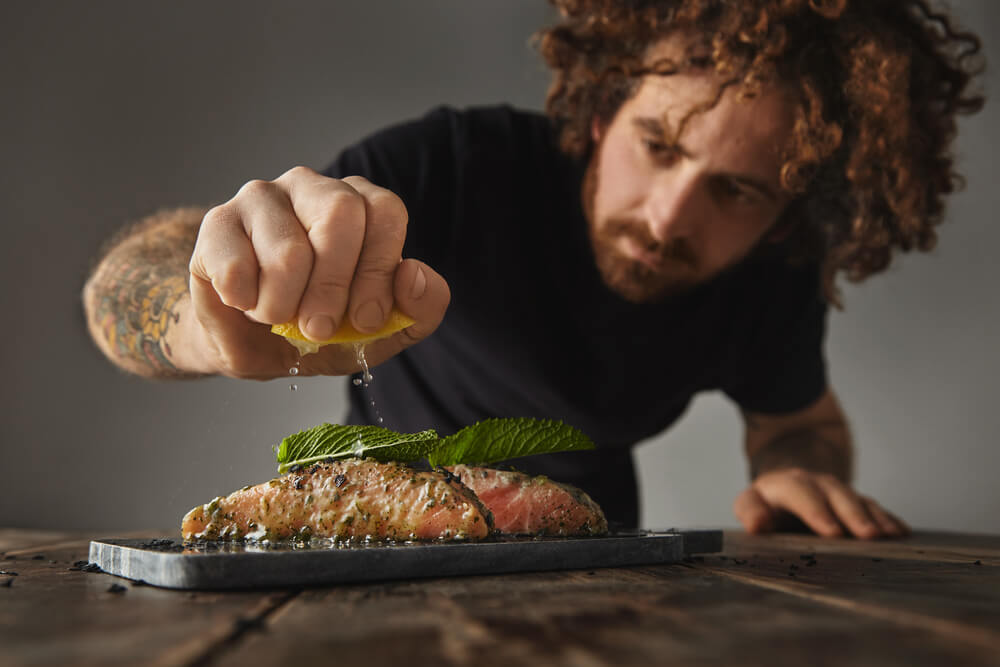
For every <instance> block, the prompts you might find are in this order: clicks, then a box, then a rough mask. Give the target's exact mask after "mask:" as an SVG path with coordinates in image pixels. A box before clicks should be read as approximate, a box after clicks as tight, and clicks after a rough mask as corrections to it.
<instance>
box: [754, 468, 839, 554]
mask: <svg viewBox="0 0 1000 667" xmlns="http://www.w3.org/2000/svg"><path fill="white" fill-rule="evenodd" d="M754 486H756V487H757V490H758V492H759V493H760V495H761V497H762V498H763V499H764V501H765V502H767V504H768V505H769V506H771V507H772V508H775V509H782V510H786V511H788V512H791V513H792V514H794V515H796V516H797V517H799V518H800V519H802V521H804V522H805V524H806V525H807V526H809V528H811V529H812V530H813V531H814V532H815V533H817V534H818V535H822V536H824V537H838V536H840V535H842V534H843V528H842V527H841V525H840V523H839V522H838V521H837V518H836V516H835V515H834V513H833V511H832V510H831V508H830V505H829V504H828V502H827V499H826V496H825V494H824V493H823V492H822V491H821V490H820V489H819V487H818V486H817V485H816V483H815V481H814V479H813V474H812V473H809V472H806V471H802V470H797V469H791V470H778V471H775V472H771V473H766V474H764V475H761V476H760V477H758V478H757V481H756V483H755V484H754Z"/></svg>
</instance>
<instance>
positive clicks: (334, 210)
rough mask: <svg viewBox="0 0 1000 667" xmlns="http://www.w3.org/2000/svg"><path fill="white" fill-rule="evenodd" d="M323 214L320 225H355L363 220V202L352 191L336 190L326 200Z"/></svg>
mask: <svg viewBox="0 0 1000 667" xmlns="http://www.w3.org/2000/svg"><path fill="white" fill-rule="evenodd" d="M325 213H326V214H325V216H324V217H323V219H322V220H321V221H320V222H321V223H324V224H332V225H342V224H357V223H359V222H363V221H364V219H365V200H364V199H363V198H362V197H361V195H359V194H358V193H357V192H355V191H353V190H345V189H344V188H337V189H336V190H333V191H332V192H331V193H330V194H329V196H328V198H327V203H326V212H325Z"/></svg>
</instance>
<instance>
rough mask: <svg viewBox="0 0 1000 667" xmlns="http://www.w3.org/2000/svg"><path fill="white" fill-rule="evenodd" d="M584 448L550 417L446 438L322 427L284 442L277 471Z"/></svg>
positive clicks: (492, 459)
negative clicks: (343, 462) (332, 463)
mask: <svg viewBox="0 0 1000 667" xmlns="http://www.w3.org/2000/svg"><path fill="white" fill-rule="evenodd" d="M584 449H594V443H593V442H592V441H591V440H590V438H588V437H587V436H586V435H584V434H583V433H582V432H581V431H579V430H578V429H575V428H573V427H572V426H569V425H567V424H564V423H562V422H560V421H555V420H552V419H527V418H519V419H487V420H485V421H481V422H479V423H478V424H473V425H472V426H467V427H466V428H463V429H462V430H460V431H458V432H457V433H455V434H454V435H450V436H448V437H447V438H443V439H439V438H438V434H437V433H436V432H435V431H433V430H427V431H420V432H419V433H396V432H395V431H390V430H389V429H385V428H382V427H381V426H340V425H338V424H320V425H319V426H314V427H313V428H311V429H308V430H305V431H301V432H299V433H296V434H295V435H290V436H288V437H287V438H285V439H284V440H282V441H281V445H280V446H279V447H278V463H279V465H278V472H279V473H286V472H288V469H289V468H291V467H292V466H294V465H308V464H310V463H317V462H319V461H323V460H326V459H328V458H333V459H346V458H351V457H355V456H356V457H359V458H363V457H370V458H373V459H375V460H377V461H382V462H387V461H399V462H402V463H409V462H413V461H419V460H420V459H424V458H426V459H427V460H428V461H430V463H431V465H441V466H450V465H456V464H459V463H468V464H489V463H497V462H498V461H506V460H508V459H516V458H520V457H522V456H533V455H536V454H552V453H554V452H566V451H575V450H584Z"/></svg>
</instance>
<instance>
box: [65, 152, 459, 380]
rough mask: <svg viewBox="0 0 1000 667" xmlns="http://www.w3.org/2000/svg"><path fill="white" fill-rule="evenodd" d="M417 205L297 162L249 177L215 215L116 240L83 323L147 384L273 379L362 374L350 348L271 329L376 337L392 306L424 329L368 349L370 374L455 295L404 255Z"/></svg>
mask: <svg viewBox="0 0 1000 667" xmlns="http://www.w3.org/2000/svg"><path fill="white" fill-rule="evenodd" d="M407 220H408V217H407V211H406V207H405V205H404V204H403V201H402V200H401V199H400V198H399V197H398V196H397V195H395V194H394V193H392V192H390V191H389V190H386V189H385V188H380V187H378V186H376V185H374V184H373V183H371V182H370V181H368V180H367V179H365V178H362V177H360V176H348V177H346V178H343V179H334V178H328V177H326V176H323V175H322V174H318V173H316V172H315V171H313V170H312V169H309V168H307V167H295V168H292V169H289V170H288V171H286V172H285V173H284V174H282V175H281V176H279V177H278V178H276V179H275V180H273V181H263V180H259V179H255V180H252V181H248V182H247V183H246V184H245V185H244V186H243V187H242V188H240V190H239V191H238V192H237V193H236V195H235V196H234V197H233V198H232V199H230V200H229V201H227V202H225V203H223V204H219V205H218V206H215V207H213V208H212V209H210V210H208V211H207V212H205V211H203V210H201V209H180V210H177V211H172V212H168V213H162V214H159V215H156V216H153V217H152V218H150V219H148V220H145V221H143V222H142V223H140V224H139V225H137V226H136V227H134V228H133V229H131V230H129V231H128V232H126V233H125V234H122V235H121V236H120V237H119V238H118V239H117V240H116V241H115V242H112V243H111V244H110V249H109V250H108V251H107V253H106V254H105V256H104V257H103V258H102V259H101V261H100V263H99V264H98V266H97V268H96V270H95V271H94V273H93V275H92V276H91V277H90V279H89V280H88V281H87V284H86V286H85V287H84V290H83V301H84V308H85V310H86V315H87V325H88V328H89V330H90V332H91V335H92V336H93V338H94V340H95V341H96V343H97V345H98V346H99V347H100V348H101V350H102V351H103V352H104V353H105V354H106V355H107V356H108V358H110V359H111V360H112V361H113V362H114V363H115V364H117V365H118V366H119V367H121V368H123V369H125V370H127V371H130V372H132V373H136V374H139V375H143V376H146V377H161V378H170V377H193V376H196V375H206V374H218V375H225V376H227V377H233V378H245V379H256V380H270V379H274V378H277V377H283V376H286V375H287V374H288V369H289V368H291V367H292V366H293V365H294V366H296V367H297V368H298V369H299V374H300V375H302V376H311V375H348V374H350V373H353V372H355V371H357V370H358V362H357V357H356V355H355V353H354V350H353V349H351V348H350V347H348V346H343V345H324V346H322V347H320V349H319V350H318V351H317V352H315V353H313V354H308V355H306V356H300V355H299V353H298V352H297V350H296V349H295V348H294V347H293V346H291V345H289V344H288V342H287V341H286V340H285V339H284V338H282V337H281V336H275V335H274V334H272V333H271V325H273V324H282V323H286V322H290V321H295V322H296V323H297V324H298V325H299V328H300V329H302V331H303V332H304V333H305V335H306V336H308V337H309V338H310V339H311V340H314V341H317V342H323V341H325V340H327V339H329V338H330V337H331V336H332V335H333V333H334V332H335V331H337V329H338V328H339V327H340V326H341V325H344V324H350V325H351V326H352V327H353V328H354V329H356V330H358V331H361V332H364V333H372V332H375V331H377V330H378V329H379V328H380V327H381V326H382V324H383V323H384V322H385V320H386V317H387V316H388V314H389V313H390V312H391V310H392V308H394V307H398V308H399V310H400V311H402V312H403V313H405V314H407V315H409V316H410V317H411V318H413V319H414V320H415V323H414V324H412V325H410V326H409V327H407V328H406V329H403V330H402V331H398V332H396V333H395V334H393V335H391V336H387V337H384V338H379V339H378V340H375V341H372V342H371V343H368V344H367V346H366V349H365V356H366V358H367V360H368V364H369V365H370V366H373V367H374V366H376V365H378V364H380V363H381V362H383V361H385V360H386V359H388V358H389V357H392V356H393V355H395V354H398V353H399V352H401V351H403V350H405V349H406V348H408V347H410V346H411V345H415V344H416V343H418V342H420V341H421V340H423V339H424V338H426V337H427V336H429V335H430V334H431V333H433V331H434V330H435V329H436V328H437V326H438V324H440V323H441V320H442V319H443V318H444V313H445V310H447V308H448V302H449V300H450V299H451V292H450V290H449V288H448V283H447V282H446V281H445V279H444V277H443V276H441V274H439V273H437V272H436V271H435V270H434V269H432V268H431V267H430V266H428V265H427V264H425V263H424V262H421V261H419V260H417V259H412V258H407V259H403V257H402V250H403V243H404V240H405V238H406V224H407Z"/></svg>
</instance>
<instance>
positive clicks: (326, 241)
mask: <svg viewBox="0 0 1000 667" xmlns="http://www.w3.org/2000/svg"><path fill="white" fill-rule="evenodd" d="M276 182H277V183H279V184H280V185H281V186H282V187H284V188H286V189H287V190H288V193H289V197H290V199H291V202H292V206H293V208H294V211H295V215H296V216H297V217H298V219H299V221H300V222H301V224H302V226H303V228H304V229H305V230H306V232H307V236H308V241H309V243H310V245H311V247H312V249H313V252H314V260H313V266H312V273H311V275H310V277H309V280H308V284H307V285H306V287H305V290H304V292H303V294H302V300H301V302H300V303H299V310H298V313H299V328H301V329H302V331H303V332H304V333H305V334H306V335H307V336H309V337H311V338H313V339H314V340H322V339H325V338H329V337H330V336H331V335H332V334H333V332H334V331H335V330H336V329H337V328H338V327H339V326H341V325H342V324H343V323H344V322H345V321H350V323H351V324H352V325H353V326H354V328H355V329H357V330H359V331H362V332H372V331H376V330H377V329H378V328H379V327H381V326H382V325H383V324H384V323H385V320H386V317H387V316H388V315H389V311H390V310H391V309H392V306H393V278H394V275H395V273H396V270H397V268H398V267H399V263H400V260H401V257H402V252H403V242H404V241H405V239H406V223H407V213H406V207H405V206H404V205H403V202H402V200H401V199H400V198H399V197H397V196H396V195H395V194H393V193H392V192H390V191H388V190H386V189H384V188H380V187H377V186H375V185H373V184H372V183H371V182H369V181H368V180H366V179H364V178H362V177H360V176H350V177H348V178H345V179H343V180H335V179H331V178H326V177H325V176H322V175H321V174H318V173H316V172H314V171H312V170H311V169H307V168H305V167H296V168H295V169H292V170H290V171H288V172H286V173H285V174H283V175H282V176H281V177H280V178H279V179H278V180H277V181H276Z"/></svg>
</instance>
